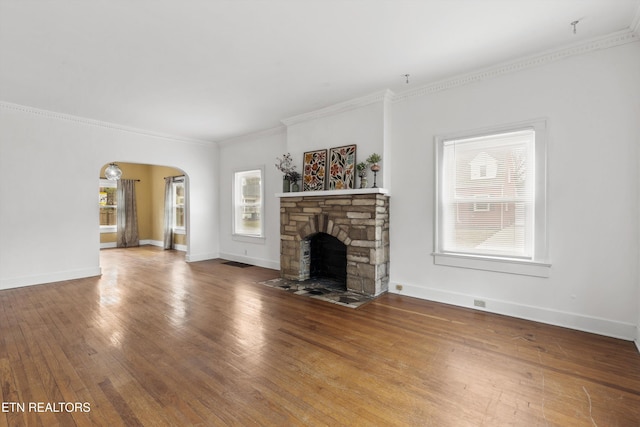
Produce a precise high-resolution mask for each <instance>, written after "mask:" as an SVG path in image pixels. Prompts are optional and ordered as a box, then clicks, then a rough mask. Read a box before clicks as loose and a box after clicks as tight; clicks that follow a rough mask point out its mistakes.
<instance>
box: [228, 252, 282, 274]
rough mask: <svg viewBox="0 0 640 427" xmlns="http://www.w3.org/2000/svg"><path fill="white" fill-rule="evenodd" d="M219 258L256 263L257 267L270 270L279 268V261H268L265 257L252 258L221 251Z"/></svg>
mask: <svg viewBox="0 0 640 427" xmlns="http://www.w3.org/2000/svg"><path fill="white" fill-rule="evenodd" d="M220 258H222V259H227V260H229V261H236V262H242V263H245V264H251V265H256V266H258V267H264V268H269V269H271V270H280V262H275V261H269V260H267V259H262V258H253V257H248V256H246V255H238V254H231V253H228V252H221V253H220Z"/></svg>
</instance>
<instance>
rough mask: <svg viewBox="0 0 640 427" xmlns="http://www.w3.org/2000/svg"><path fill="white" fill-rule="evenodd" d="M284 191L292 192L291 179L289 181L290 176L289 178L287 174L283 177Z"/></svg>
mask: <svg viewBox="0 0 640 427" xmlns="http://www.w3.org/2000/svg"><path fill="white" fill-rule="evenodd" d="M282 192H283V193H289V192H291V181H289V178H287V177H286V176H285V177H284V178H283V179H282Z"/></svg>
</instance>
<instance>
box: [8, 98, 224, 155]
mask: <svg viewBox="0 0 640 427" xmlns="http://www.w3.org/2000/svg"><path fill="white" fill-rule="evenodd" d="M0 109H3V110H8V111H18V112H21V113H27V114H32V115H36V116H41V117H46V118H49V119H55V120H63V121H67V122H74V123H78V124H81V125H86V126H93V127H99V128H103V129H111V130H116V131H120V132H126V133H133V134H137V135H142V136H148V137H152V138H159V139H165V140H170V141H177V142H182V143H187V144H196V145H212V144H213V142H211V141H204V140H199V139H190V138H184V137H180V136H175V135H169V134H163V133H159V132H152V131H149V130H145V129H138V128H133V127H128V126H123V125H118V124H115V123H109V122H103V121H100V120H95V119H88V118H86V117H79V116H74V115H72V114H65V113H57V112H54V111H49V110H42V109H40V108H35V107H29V106H27V105H20V104H14V103H11V102H6V101H0Z"/></svg>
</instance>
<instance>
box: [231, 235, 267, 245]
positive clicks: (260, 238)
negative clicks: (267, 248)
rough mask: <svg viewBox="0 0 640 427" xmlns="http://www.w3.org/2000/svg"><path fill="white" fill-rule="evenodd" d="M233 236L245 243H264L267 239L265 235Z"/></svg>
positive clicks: (234, 238)
mask: <svg viewBox="0 0 640 427" xmlns="http://www.w3.org/2000/svg"><path fill="white" fill-rule="evenodd" d="M231 238H232V239H233V240H235V241H237V242H245V243H262V244H264V243H265V241H266V238H265V237H264V236H252V235H249V234H233V235H232V236H231Z"/></svg>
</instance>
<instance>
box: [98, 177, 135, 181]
mask: <svg viewBox="0 0 640 427" xmlns="http://www.w3.org/2000/svg"><path fill="white" fill-rule="evenodd" d="M100 179H107V178H105V177H104V176H101V177H100ZM122 179H127V178H122ZM107 181H108V179H107ZM134 181H135V182H140V180H139V179H134Z"/></svg>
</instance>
